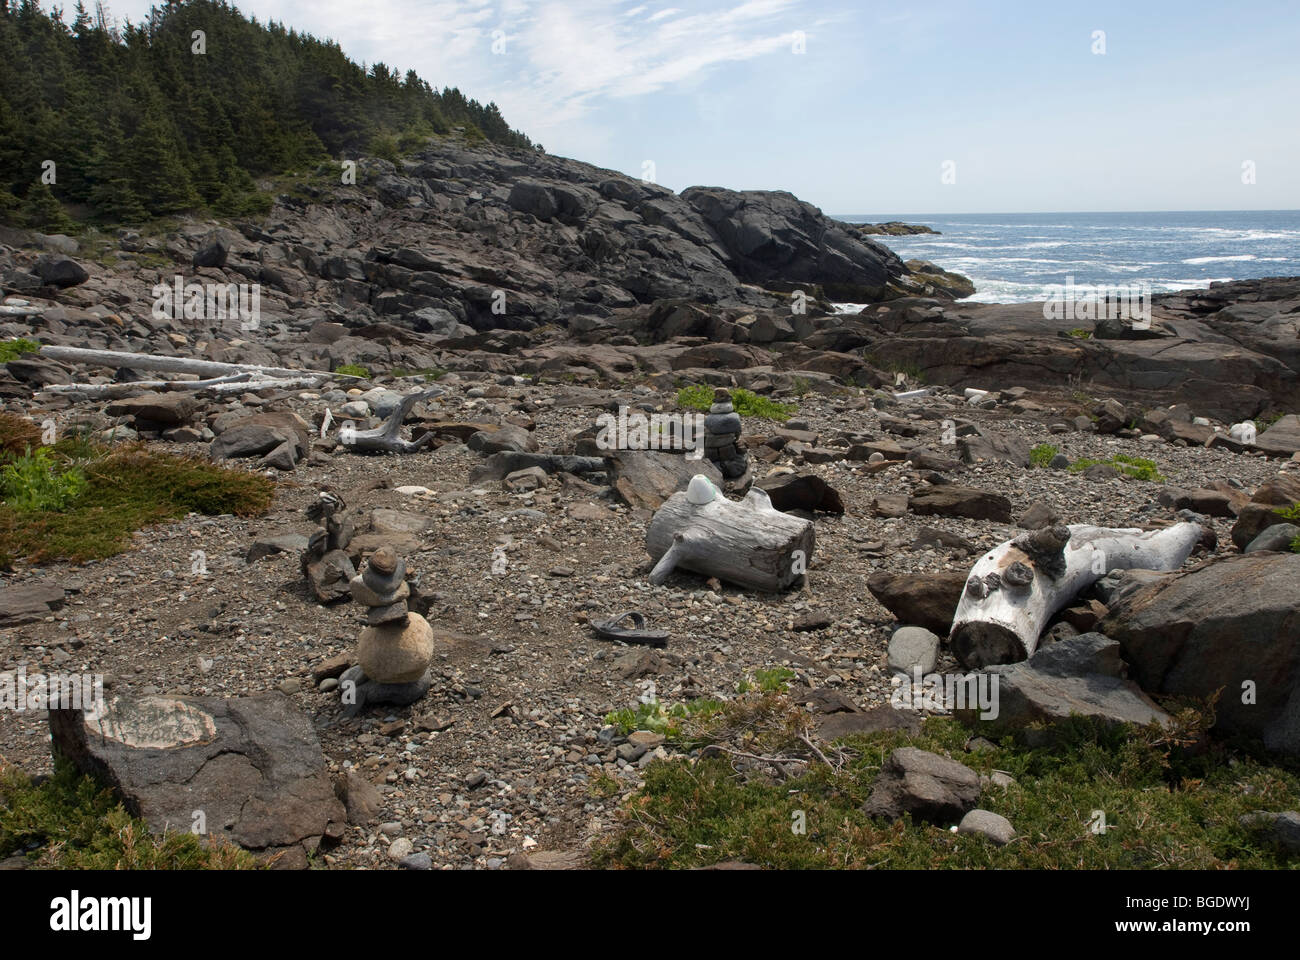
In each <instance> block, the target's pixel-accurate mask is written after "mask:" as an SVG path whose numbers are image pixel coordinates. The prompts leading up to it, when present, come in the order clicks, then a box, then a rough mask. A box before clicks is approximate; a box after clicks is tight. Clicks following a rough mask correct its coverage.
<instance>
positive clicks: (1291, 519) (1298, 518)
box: [1273, 502, 1300, 553]
mask: <svg viewBox="0 0 1300 960" xmlns="http://www.w3.org/2000/svg"><path fill="white" fill-rule="evenodd" d="M1273 512H1274V513H1276V514H1277V515H1278V516H1279V517H1281V518H1282V519H1283V520H1285V521H1287V522H1288V523H1295V524H1300V502H1296V503H1293V504H1291V506H1289V507H1279V508H1278V509H1276V510H1274V511H1273ZM1291 552H1292V553H1300V537H1296V538H1295V539H1294V540H1292V541H1291Z"/></svg>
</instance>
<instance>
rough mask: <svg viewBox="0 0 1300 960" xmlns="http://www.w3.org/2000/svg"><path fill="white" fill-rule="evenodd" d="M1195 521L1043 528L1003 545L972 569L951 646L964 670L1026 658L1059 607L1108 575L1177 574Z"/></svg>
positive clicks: (1197, 532)
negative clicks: (1146, 526)
mask: <svg viewBox="0 0 1300 960" xmlns="http://www.w3.org/2000/svg"><path fill="white" fill-rule="evenodd" d="M1201 534H1202V530H1201V528H1200V526H1199V525H1197V524H1195V523H1176V524H1174V525H1173V526H1171V527H1166V528H1164V529H1163V530H1151V531H1143V530H1138V529H1133V528H1120V529H1115V528H1108V527H1094V526H1091V525H1089V524H1074V525H1071V526H1068V527H1067V526H1065V525H1058V526H1053V527H1043V528H1042V529H1041V530H1035V531H1033V532H1030V533H1025V534H1022V535H1021V536H1019V537H1016V538H1015V539H1014V540H1007V541H1006V542H1004V543H1001V544H999V545H998V546H996V547H994V548H993V549H992V550H991V551H989V552H988V553H986V554H985V555H984V556H983V557H981V558H980V559H979V561H978V562H977V563H976V564H975V566H974V567H972V568H971V572H970V576H969V577H967V579H966V588H965V590H963V591H962V595H961V600H960V601H959V602H958V603H957V613H956V616H955V617H954V618H953V625H952V633H951V635H950V639H949V643H950V645H951V647H952V651H953V654H954V655H955V656H956V657H957V659H958V660H959V661H960V662H961V663H962V664H963V665H964V666H966V667H972V668H974V667H983V666H986V665H988V664H994V663H1013V662H1015V661H1018V660H1024V659H1025V658H1027V657H1029V656H1031V655H1032V654H1033V652H1034V650H1035V648H1036V647H1037V646H1038V636H1039V634H1040V633H1041V632H1042V630H1043V627H1044V626H1045V625H1046V624H1047V621H1048V620H1049V619H1051V617H1052V615H1053V614H1055V613H1056V612H1057V611H1058V610H1061V609H1063V608H1064V607H1066V606H1068V605H1069V603H1070V601H1071V600H1073V599H1074V598H1075V597H1076V596H1078V594H1079V592H1080V591H1082V590H1083V589H1084V588H1085V587H1087V586H1089V585H1090V584H1092V583H1094V582H1096V581H1097V580H1098V579H1100V578H1101V577H1103V576H1105V575H1106V574H1107V573H1109V572H1110V571H1112V570H1131V569H1144V570H1166V571H1168V570H1177V569H1178V568H1179V567H1181V566H1182V565H1183V561H1184V560H1186V559H1187V558H1188V556H1190V555H1191V552H1192V549H1193V548H1194V547H1195V546H1196V544H1197V542H1198V541H1199V540H1200V539H1201Z"/></svg>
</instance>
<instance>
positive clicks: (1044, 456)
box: [1029, 443, 1060, 467]
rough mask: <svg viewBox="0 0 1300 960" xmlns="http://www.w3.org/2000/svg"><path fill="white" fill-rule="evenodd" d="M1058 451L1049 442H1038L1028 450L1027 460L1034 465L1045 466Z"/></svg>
mask: <svg viewBox="0 0 1300 960" xmlns="http://www.w3.org/2000/svg"><path fill="white" fill-rule="evenodd" d="M1059 452H1060V451H1059V450H1057V449H1056V447H1054V446H1052V445H1051V444H1050V443H1040V444H1039V445H1038V446H1036V447H1034V449H1032V450H1030V451H1029V462H1030V463H1031V464H1032V465H1033V466H1035V467H1046V466H1048V465H1050V464H1051V462H1052V458H1053V457H1055V456H1056V455H1057V454H1058V453H1059Z"/></svg>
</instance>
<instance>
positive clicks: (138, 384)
mask: <svg viewBox="0 0 1300 960" xmlns="http://www.w3.org/2000/svg"><path fill="white" fill-rule="evenodd" d="M320 379H321V375H320V374H316V375H313V376H306V377H286V378H284V379H276V380H266V379H262V378H260V377H255V376H254V375H253V374H251V373H235V374H231V375H230V376H228V377H215V378H213V379H210V380H134V381H132V382H130V383H55V384H51V385H50V386H48V387H45V388H44V389H43V391H42V392H44V393H54V394H77V395H78V396H84V397H88V398H91V399H96V400H103V399H108V400H119V399H121V398H123V397H134V396H136V395H137V394H141V393H148V392H150V391H154V390H161V391H165V392H178V391H192V392H194V393H198V392H200V391H207V392H208V393H213V394H218V395H222V394H227V393H251V392H253V391H257V390H265V389H268V388H272V387H274V388H282V389H288V388H290V387H309V386H315V385H316V384H319V383H320Z"/></svg>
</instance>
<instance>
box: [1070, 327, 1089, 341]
mask: <svg viewBox="0 0 1300 960" xmlns="http://www.w3.org/2000/svg"><path fill="white" fill-rule="evenodd" d="M1070 336H1072V337H1074V339H1076V340H1091V339H1092V331H1091V330H1085V329H1084V328H1083V327H1075V328H1074V329H1073V330H1071V331H1070Z"/></svg>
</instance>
